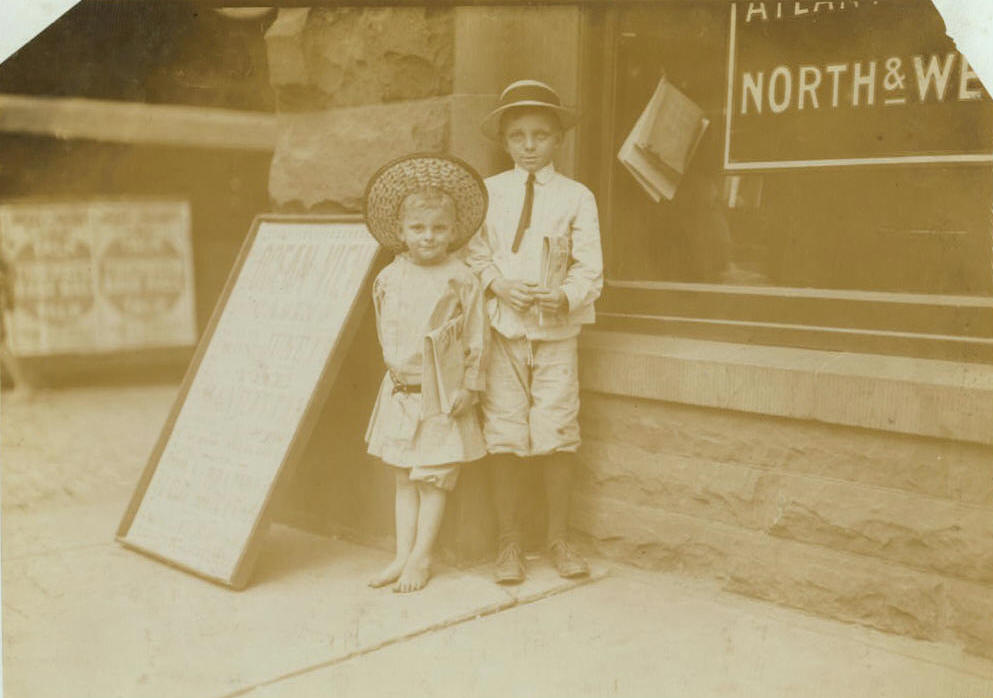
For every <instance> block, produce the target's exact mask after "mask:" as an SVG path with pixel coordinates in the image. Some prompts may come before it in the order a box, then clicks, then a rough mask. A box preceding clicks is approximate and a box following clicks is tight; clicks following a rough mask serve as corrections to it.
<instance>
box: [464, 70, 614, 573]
mask: <svg viewBox="0 0 993 698" xmlns="http://www.w3.org/2000/svg"><path fill="white" fill-rule="evenodd" d="M575 121H576V115H575V113H574V112H573V111H572V110H570V109H567V108H565V107H563V106H562V105H561V100H560V99H559V96H558V94H557V93H556V92H555V90H553V89H552V88H551V87H549V86H548V85H546V84H544V83H542V82H538V81H536V80H521V81H518V82H515V83H513V84H511V85H509V86H508V87H507V88H506V89H505V90H504V91H503V93H502V94H501V96H500V103H499V105H498V106H497V108H496V109H494V110H493V111H492V112H491V113H490V114H489V116H487V118H486V119H485V121H484V122H483V124H482V130H483V133H484V134H485V135H486V136H488V137H490V138H492V139H494V140H498V141H499V142H500V143H501V145H502V146H503V148H504V149H505V150H506V151H507V153H508V154H509V155H510V157H511V158H512V159H513V161H514V168H513V169H512V170H508V171H506V172H502V173H500V174H497V175H494V176H493V177H490V178H489V179H487V180H486V188H487V190H488V192H489V198H490V206H489V210H488V213H487V216H486V221H485V223H484V224H483V226H482V228H481V229H480V230H479V232H478V233H477V234H476V236H475V237H473V239H472V240H471V241H470V243H469V247H468V254H467V258H466V261H467V262H468V264H469V266H470V267H471V268H472V270H473V271H475V272H476V273H477V274H478V275H479V277H480V280H481V282H482V285H483V288H484V289H485V290H486V292H487V295H488V300H487V311H488V313H489V317H490V323H491V326H492V339H493V342H492V351H491V356H490V364H489V370H488V373H487V379H486V390H485V392H484V393H483V397H482V411H483V434H484V437H485V439H486V447H487V451H488V452H489V453H491V454H494V456H493V463H492V466H491V471H490V472H491V477H492V479H491V482H492V487H493V497H494V504H495V507H496V510H497V524H498V532H499V553H498V555H497V564H496V570H495V576H496V578H497V581H499V582H505V583H515V582H520V581H522V580H523V579H524V565H523V560H522V555H521V531H520V523H519V519H518V500H519V496H520V488H521V481H522V476H523V472H522V468H525V467H540V468H541V469H542V471H543V472H542V474H543V477H544V482H545V493H546V502H547V509H548V532H547V543H548V551H549V554H550V556H551V559H552V562H553V564H554V565H555V567H556V569H557V570H558V572H559V574H561V575H562V576H564V577H576V576H582V575H585V574H587V573H588V572H589V567H588V565H587V563H586V561H585V560H583V558H582V557H581V556H580V555H579V554H578V553H576V551H575V550H573V548H572V547H570V545H569V544H568V542H567V541H566V532H567V527H568V520H569V491H570V487H571V479H572V478H571V476H572V460H573V458H574V457H573V456H572V455H571V454H572V453H574V452H575V451H576V449H577V448H578V447H579V423H578V416H579V377H578V370H577V363H578V361H577V349H576V341H577V336H578V335H579V331H580V327H581V326H582V325H584V324H587V323H591V322H593V320H594V313H593V302H594V301H595V300H596V299H597V298H598V297H599V295H600V291H601V290H602V287H603V260H602V254H601V251H600V232H599V223H598V220H597V207H596V200H595V199H594V197H593V194H592V193H591V192H590V190H589V189H587V188H586V187H585V186H583V185H582V184H580V183H579V182H576V181H574V180H572V179H569V178H568V177H565V176H563V175H561V174H559V173H558V172H556V171H555V167H554V165H553V164H552V160H553V158H554V156H555V154H556V153H557V151H558V149H559V147H560V146H561V145H562V138H563V132H564V131H565V130H566V129H568V128H571V127H572V126H573V125H574V124H575ZM545 238H550V239H552V240H553V241H555V240H557V241H558V242H559V243H564V244H565V246H566V249H568V250H569V255H568V262H567V264H568V266H567V270H566V274H565V280H564V281H563V282H562V283H561V285H560V286H558V287H556V288H545V287H544V286H543V284H542V281H543V278H542V250H543V245H544V244H545V243H544V239H545Z"/></svg>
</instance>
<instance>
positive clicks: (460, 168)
mask: <svg viewBox="0 0 993 698" xmlns="http://www.w3.org/2000/svg"><path fill="white" fill-rule="evenodd" d="M426 188H431V189H437V190H440V191H443V192H444V193H446V194H447V195H448V196H449V197H451V199H452V202H453V203H454V204H455V236H454V240H453V241H452V244H451V246H450V248H449V249H451V250H455V249H458V248H459V247H461V246H462V245H464V244H465V243H466V242H468V240H469V238H470V237H472V236H473V235H474V234H475V232H476V231H477V230H478V229H479V227H480V226H481V225H482V224H483V220H484V219H485V217H486V209H487V206H488V205H489V197H488V194H487V191H486V185H485V184H484V183H483V179H482V177H480V175H479V173H478V172H476V170H475V169H473V167H472V166H471V165H469V164H468V163H466V162H465V161H463V160H460V159H459V158H456V157H453V156H451V155H447V154H442V153H415V154H413V155H407V156H404V157H401V158H397V159H396V160H393V161H391V162H388V163H387V164H385V165H383V167H381V168H380V169H379V171H377V172H376V174H374V175H373V176H372V177H371V178H370V180H369V184H368V186H367V187H366V194H365V199H364V203H365V206H364V209H365V210H364V213H365V221H366V227H367V228H368V230H369V233H370V234H372V236H373V237H374V238H376V239H377V240H378V241H379V243H380V244H381V245H383V247H386V248H387V249H389V250H392V251H393V252H401V251H403V249H404V244H403V239H402V236H401V234H400V205H401V204H402V203H403V200H404V199H406V198H407V197H408V196H409V195H410V194H413V193H414V192H416V191H418V190H422V189H426Z"/></svg>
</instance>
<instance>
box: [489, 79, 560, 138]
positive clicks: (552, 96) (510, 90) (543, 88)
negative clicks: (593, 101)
mask: <svg viewBox="0 0 993 698" xmlns="http://www.w3.org/2000/svg"><path fill="white" fill-rule="evenodd" d="M521 107H532V108H537V109H547V110H548V111H550V112H552V113H553V114H555V116H557V117H558V119H559V124H560V125H561V126H562V130H563V131H566V130H568V129H570V128H572V127H573V126H575V125H576V120H577V119H578V115H577V114H576V111H575V110H574V109H570V108H568V107H564V106H562V99H561V98H560V97H559V93H558V92H556V91H555V90H553V89H552V88H551V87H549V86H548V85H546V84H545V83H543V82H539V81H538V80H518V81H517V82H512V83H511V84H509V85H507V88H506V89H505V90H504V91H503V92H502V93H501V94H500V102H499V103H498V104H497V108H496V109H494V110H493V111H491V112H490V113H489V114H488V115H487V116H486V118H485V119H483V123H482V124H481V125H480V128H481V129H482V131H483V135H485V136H486V137H488V138H492V139H493V140H495V141H498V140H500V119H501V117H503V115H504V114H506V113H507V111H508V110H510V109H519V108H521Z"/></svg>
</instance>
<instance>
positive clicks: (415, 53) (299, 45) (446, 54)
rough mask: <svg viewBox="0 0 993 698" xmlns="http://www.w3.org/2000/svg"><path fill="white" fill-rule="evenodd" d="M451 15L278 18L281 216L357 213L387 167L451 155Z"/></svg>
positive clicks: (394, 11)
mask: <svg viewBox="0 0 993 698" xmlns="http://www.w3.org/2000/svg"><path fill="white" fill-rule="evenodd" d="M453 12H454V10H452V9H451V8H447V9H446V8H442V9H434V8H430V7H365V8H347V7H345V8H314V9H310V8H293V9H283V10H280V13H279V16H278V17H277V19H276V21H275V22H274V23H273V25H272V26H271V27H270V29H269V31H268V32H267V34H266V43H267V46H268V53H269V74H270V81H271V82H272V85H273V88H274V90H275V92H276V103H277V111H278V113H279V122H280V123H279V137H278V141H277V143H276V150H275V154H274V156H273V160H272V169H271V172H270V180H269V192H270V195H271V197H272V199H273V201H274V203H275V204H276V206H278V207H280V208H281V209H284V210H300V209H309V210H313V209H317V210H321V209H324V210H327V209H338V210H341V209H344V210H349V211H358V210H360V209H361V202H362V193H363V191H364V189H365V184H366V182H367V181H368V180H369V177H370V176H371V175H372V174H373V173H374V172H375V171H376V169H377V168H378V167H379V166H380V165H382V164H383V163H384V162H386V161H387V160H389V159H391V158H394V157H399V156H401V155H405V154H407V153H411V152H416V151H439V150H446V149H447V148H448V147H449V123H450V106H449V101H450V95H451V92H452V80H453V57H454V18H453Z"/></svg>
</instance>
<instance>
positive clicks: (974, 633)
mask: <svg viewBox="0 0 993 698" xmlns="http://www.w3.org/2000/svg"><path fill="white" fill-rule="evenodd" d="M947 600H948V631H949V634H950V635H951V638H950V639H952V640H953V641H955V642H957V643H960V644H962V645H964V646H965V648H966V649H967V650H969V651H970V652H974V653H975V654H979V655H982V656H984V657H991V658H993V587H989V586H980V585H977V584H968V583H965V582H953V583H951V584H950V585H949V586H948V593H947Z"/></svg>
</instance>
